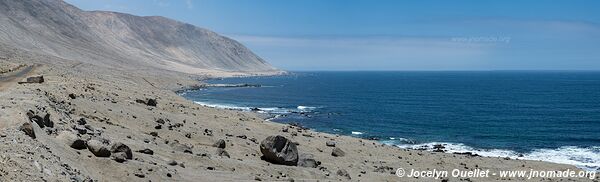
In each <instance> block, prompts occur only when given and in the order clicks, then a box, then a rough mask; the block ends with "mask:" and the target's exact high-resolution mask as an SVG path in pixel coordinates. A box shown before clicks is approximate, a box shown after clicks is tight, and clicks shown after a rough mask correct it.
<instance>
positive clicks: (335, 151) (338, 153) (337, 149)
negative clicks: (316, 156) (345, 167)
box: [331, 147, 346, 157]
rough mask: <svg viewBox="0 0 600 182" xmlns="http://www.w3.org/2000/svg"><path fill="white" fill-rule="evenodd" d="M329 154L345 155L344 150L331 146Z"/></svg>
mask: <svg viewBox="0 0 600 182" xmlns="http://www.w3.org/2000/svg"><path fill="white" fill-rule="evenodd" d="M331 155H332V156H334V157H344V155H346V152H344V151H343V150H342V149H340V148H337V147H335V148H333V150H331Z"/></svg>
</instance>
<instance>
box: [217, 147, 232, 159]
mask: <svg viewBox="0 0 600 182" xmlns="http://www.w3.org/2000/svg"><path fill="white" fill-rule="evenodd" d="M216 154H217V156H221V157H227V158H230V156H229V153H227V151H225V149H223V148H217V152H216Z"/></svg>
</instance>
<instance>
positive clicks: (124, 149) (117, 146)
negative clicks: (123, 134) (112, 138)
mask: <svg viewBox="0 0 600 182" xmlns="http://www.w3.org/2000/svg"><path fill="white" fill-rule="evenodd" d="M110 152H112V153H113V154H116V153H124V154H125V158H126V159H132V158H133V154H132V152H131V149H130V148H129V146H127V145H125V144H123V143H121V142H117V143H114V144H113V145H112V147H110Z"/></svg>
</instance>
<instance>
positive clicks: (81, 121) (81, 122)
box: [77, 118, 87, 125]
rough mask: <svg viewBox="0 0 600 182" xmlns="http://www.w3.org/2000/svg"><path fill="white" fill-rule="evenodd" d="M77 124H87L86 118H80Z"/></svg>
mask: <svg viewBox="0 0 600 182" xmlns="http://www.w3.org/2000/svg"><path fill="white" fill-rule="evenodd" d="M77 124H78V125H85V124H87V121H85V118H79V120H77Z"/></svg>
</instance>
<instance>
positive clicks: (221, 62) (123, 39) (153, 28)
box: [0, 0, 277, 73]
mask: <svg viewBox="0 0 600 182" xmlns="http://www.w3.org/2000/svg"><path fill="white" fill-rule="evenodd" d="M0 43H2V44H5V45H10V46H13V47H15V48H19V49H23V50H26V51H31V52H35V53H39V54H45V55H51V56H56V57H60V58H64V59H69V60H77V61H80V62H85V63H91V64H97V65H107V66H113V67H119V68H123V69H143V68H158V69H165V70H172V71H178V72H184V73H201V72H203V71H206V70H218V71H231V72H271V71H277V69H276V68H274V67H273V66H271V65H269V64H268V63H267V62H265V61H264V60H263V59H261V58H260V57H258V56H257V55H255V54H254V53H252V51H250V50H249V49H248V48H246V47H244V46H243V45H242V44H240V43H239V42H237V41H235V40H232V39H230V38H227V37H224V36H221V35H219V34H217V33H215V32H212V31H210V30H207V29H203V28H199V27H196V26H194V25H190V24H186V23H182V22H178V21H175V20H171V19H168V18H164V17H159V16H135V15H130V14H124V13H117V12H106V11H83V10H81V9H79V8H77V7H75V6H72V5H70V4H68V3H66V2H64V1H62V0H18V1H15V0H0Z"/></svg>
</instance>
